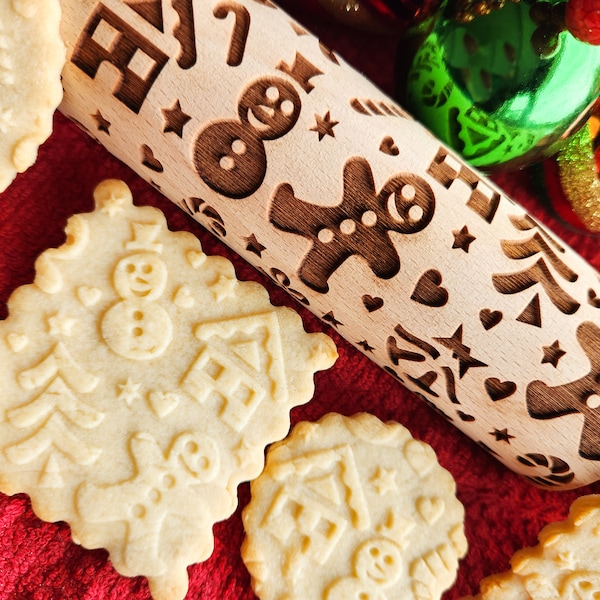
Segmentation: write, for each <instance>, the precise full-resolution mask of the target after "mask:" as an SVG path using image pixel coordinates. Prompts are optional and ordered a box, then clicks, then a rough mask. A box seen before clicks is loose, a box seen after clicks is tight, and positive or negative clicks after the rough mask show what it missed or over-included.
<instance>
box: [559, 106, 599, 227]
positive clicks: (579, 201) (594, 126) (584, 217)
mask: <svg viewBox="0 0 600 600" xmlns="http://www.w3.org/2000/svg"><path fill="white" fill-rule="evenodd" d="M599 123H600V120H599V118H598V117H596V116H593V117H591V118H590V119H589V121H588V122H587V123H586V125H585V126H584V127H583V128H582V129H581V130H580V131H579V132H578V133H577V134H575V135H574V136H573V138H571V140H570V141H569V142H568V143H567V145H566V146H564V147H563V148H562V149H561V151H560V152H559V153H558V155H557V163H558V170H559V174H560V181H561V185H562V188H563V191H564V193H565V196H566V197H567V199H568V201H569V203H570V205H571V207H572V209H573V212H574V213H575V214H576V215H577V217H578V218H579V219H580V220H581V221H582V222H583V224H584V225H585V226H586V227H587V228H588V229H589V230H590V231H597V232H600V179H599V177H598V166H597V165H596V159H595V156H594V138H595V137H596V136H597V135H598V126H599Z"/></svg>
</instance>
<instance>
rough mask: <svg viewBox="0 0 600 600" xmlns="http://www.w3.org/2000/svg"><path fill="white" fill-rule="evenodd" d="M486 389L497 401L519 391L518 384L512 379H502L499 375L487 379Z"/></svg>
mask: <svg viewBox="0 0 600 600" xmlns="http://www.w3.org/2000/svg"><path fill="white" fill-rule="evenodd" d="M484 385H485V391H486V392H487V394H488V396H489V397H490V398H491V399H492V400H493V401H494V402H496V401H497V400H504V398H508V397H509V396H512V395H513V394H514V393H515V392H516V391H517V384H516V383H514V382H512V381H500V380H499V379H498V378H497V377H490V378H489V379H486V380H485V383H484Z"/></svg>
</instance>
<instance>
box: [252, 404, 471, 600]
mask: <svg viewBox="0 0 600 600" xmlns="http://www.w3.org/2000/svg"><path fill="white" fill-rule="evenodd" d="M251 495H252V497H251V500H250V502H249V504H248V505H247V506H246V508H245V509H244V512H243V519H244V528H245V530H246V538H245V540H244V543H243V545H242V557H243V559H244V562H245V564H246V567H247V568H248V570H249V572H250V575H251V577H252V586H253V589H254V591H255V593H256V594H257V595H258V597H259V598H260V599H261V600H275V599H278V600H283V599H285V600H296V599H297V600H301V599H302V600H304V599H305V598H311V599H315V600H316V599H319V600H342V599H349V598H370V599H375V598H376V599H377V600H384V599H385V598H403V599H406V600H412V599H421V598H429V599H431V600H434V599H439V598H440V597H441V595H442V593H443V592H444V590H446V589H447V588H448V587H450V586H451V585H452V583H453V582H454V579H455V577H456V570H457V568H458V561H459V559H460V558H461V557H462V556H464V554H465V553H466V550H467V541H466V538H465V535H464V531H463V521H464V508H463V506H462V504H461V503H460V502H459V501H458V500H457V498H456V496H455V483H454V480H453V478H452V476H451V475H450V473H449V472H448V471H446V470H445V469H443V468H442V467H441V466H440V465H439V463H438V462H437V459H436V456H435V453H434V451H433V450H432V448H431V447H430V446H428V445H427V444H425V443H423V442H420V441H417V440H415V439H413V438H412V437H411V435H410V433H409V432H408V430H407V429H406V428H404V427H403V426H401V425H399V424H398V423H393V422H390V423H383V422H382V421H380V420H379V419H377V418H376V417H374V416H373V415H369V414H366V413H361V414H357V415H354V416H353V417H343V416H341V415H338V414H333V413H332V414H329V415H326V416H325V417H323V418H322V419H321V420H319V421H318V422H317V423H306V422H303V423H299V424H298V425H296V426H295V427H294V429H293V430H292V432H291V434H290V435H289V437H288V438H287V439H285V440H284V441H282V442H278V443H276V444H274V445H273V446H272V447H271V448H270V449H269V451H268V454H267V460H266V467H265V470H264V471H263V473H262V474H261V475H260V476H259V477H258V478H257V479H256V480H254V481H253V482H252V483H251Z"/></svg>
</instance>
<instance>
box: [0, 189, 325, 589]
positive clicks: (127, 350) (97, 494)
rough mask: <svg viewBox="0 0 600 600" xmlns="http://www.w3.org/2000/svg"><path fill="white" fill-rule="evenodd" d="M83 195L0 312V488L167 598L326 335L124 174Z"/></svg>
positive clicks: (209, 543) (305, 392) (304, 380)
mask: <svg viewBox="0 0 600 600" xmlns="http://www.w3.org/2000/svg"><path fill="white" fill-rule="evenodd" d="M95 199H96V210H95V211H93V212H91V213H87V214H83V215H76V216H74V217H72V218H71V220H70V222H69V225H68V227H67V241H66V243H65V244H64V245H63V246H61V247H60V248H57V249H52V250H48V251H46V252H45V253H44V254H42V255H41V256H40V258H39V259H38V261H37V264H36V271H37V274H36V279H35V282H34V284H32V285H29V286H24V287H22V288H19V289H17V290H16V291H15V293H14V294H13V296H12V297H11V299H10V300H9V317H8V319H6V320H5V321H4V322H2V323H1V324H0V340H2V343H1V344H0V378H1V379H2V381H3V387H2V396H1V398H0V399H1V401H2V406H3V410H4V414H5V415H6V419H5V420H3V421H2V422H0V439H1V440H2V443H1V444H2V453H1V454H0V488H1V489H2V490H3V491H4V492H7V493H16V492H27V493H28V494H29V495H30V496H31V499H32V504H33V507H34V509H35V511H36V512H37V513H38V515H39V516H41V517H42V518H44V519H47V520H52V521H55V520H65V521H67V522H68V523H69V524H70V525H71V528H72V531H73V537H74V539H75V540H76V541H78V542H79V543H81V544H83V545H84V546H86V547H89V548H96V547H104V548H107V549H108V551H109V552H110V556H111V561H112V563H113V565H114V566H115V568H116V569H117V570H118V571H119V572H121V573H123V574H125V575H128V576H135V575H144V576H146V577H147V578H148V580H149V584H150V589H151V593H152V595H153V596H154V597H155V598H156V599H167V598H168V599H169V600H173V599H178V598H179V599H180V598H183V597H184V596H185V595H186V591H187V566H188V565H190V564H192V563H194V562H199V561H202V560H205V559H206V558H208V557H209V556H210V554H211V553H212V548H213V538H212V526H213V525H214V523H215V522H217V521H219V520H222V519H225V518H227V517H228V516H229V515H230V514H231V513H232V512H233V510H234V509H235V506H236V503H237V496H236V492H237V486H238V484H239V483H240V482H242V481H245V480H248V479H251V478H253V477H255V476H256V475H258V473H259V472H260V471H261V469H262V466H263V461H264V448H265V446H266V445H267V444H269V443H270V442H272V441H275V440H277V439H281V438H282V437H283V436H284V435H285V434H286V433H287V431H288V428H289V410H290V409H291V408H292V407H293V406H296V405H298V404H302V403H304V402H307V401H308V400H309V399H310V397H311V396H312V392H313V381H312V376H313V373H314V371H315V370H319V369H321V368H327V367H329V366H331V364H332V363H333V361H334V360H335V356H336V353H335V348H334V345H333V342H332V341H331V340H329V338H327V337H326V336H325V335H324V334H320V333H319V334H306V333H305V332H304V330H303V328H302V324H301V320H300V318H299V316H298V315H297V314H296V313H294V312H293V311H291V310H290V309H285V308H274V307H273V306H272V305H271V304H270V303H269V300H268V295H267V292H266V291H265V290H264V289H263V288H262V287H261V286H260V285H258V284H255V283H250V282H248V283H241V282H238V281H237V279H236V278H235V273H234V271H233V267H232V265H231V263H229V261H227V260H226V259H223V258H220V257H207V256H206V255H205V254H204V253H203V252H202V250H201V248H200V245H199V243H198V240H197V239H196V238H195V237H194V236H192V235H191V234H188V233H182V232H179V233H172V232H169V231H168V229H167V226H166V222H165V219H164V217H163V215H162V214H161V213H160V211H158V210H156V209H153V208H149V207H140V208H138V207H135V206H133V204H132V198H131V193H130V191H129V189H128V188H127V186H125V184H123V183H122V182H116V181H108V182H105V183H103V184H101V185H100V186H99V187H98V188H97V190H96V192H95ZM109 232H110V242H107V234H108V233H109Z"/></svg>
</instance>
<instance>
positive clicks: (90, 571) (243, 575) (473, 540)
mask: <svg viewBox="0 0 600 600" xmlns="http://www.w3.org/2000/svg"><path fill="white" fill-rule="evenodd" d="M281 4H282V5H283V7H284V8H285V9H286V10H287V11H288V12H290V13H291V14H292V15H294V16H295V17H296V18H297V19H298V20H299V21H301V22H302V23H303V24H304V25H305V26H306V27H307V28H309V29H310V30H312V31H313V32H314V33H316V34H317V35H318V36H319V37H320V38H321V39H322V40H323V41H324V42H325V43H326V44H327V45H328V46H330V47H332V48H333V49H335V50H336V51H337V52H338V53H339V54H341V55H342V56H343V57H344V58H346V60H348V61H349V62H350V63H351V64H353V65H354V66H355V67H356V68H358V69H359V70H360V71H362V72H364V73H365V75H366V76H367V77H369V78H371V79H372V80H373V81H374V82H375V83H376V84H377V85H379V86H380V87H381V88H383V89H384V90H385V91H386V92H388V93H390V94H391V93H392V90H393V69H394V60H395V50H394V47H395V42H396V41H395V40H394V39H393V38H386V37H381V36H375V35H368V34H361V33H357V32H356V31H351V30H349V29H347V28H345V27H343V26H341V25H337V24H335V23H333V22H332V21H331V20H330V19H328V17H327V16H326V14H325V13H324V12H323V11H322V10H321V9H320V8H319V6H318V4H317V3H316V0H305V1H304V2H302V3H295V2H292V1H288V2H281ZM105 178H120V179H123V180H124V181H125V182H127V184H128V185H129V186H130V187H131V189H132V191H133V195H134V199H135V202H136V203H137V204H141V205H152V206H157V207H159V208H160V209H162V210H163V211H164V212H165V214H166V216H167V219H168V222H169V225H170V227H171V228H172V229H181V230H187V231H191V232H192V233H194V234H195V235H196V236H197V237H198V238H199V239H200V241H201V243H202V246H203V248H204V250H205V252H207V253H208V254H220V255H223V256H226V257H227V258H229V259H230V260H231V261H232V262H233V263H234V265H235V268H236V272H237V275H238V277H239V278H241V279H245V280H256V281H259V282H261V283H262V284H263V285H265V286H266V287H267V288H268V290H269V292H270V295H271V298H272V301H273V302H274V303H276V304H285V305H288V306H291V307H293V308H295V309H296V310H298V311H299V312H300V314H301V316H302V318H303V320H304V323H305V327H306V328H307V329H308V330H310V331H318V330H321V331H325V332H327V333H328V334H330V335H331V336H332V337H333V339H334V340H335V341H336V343H337V345H338V349H339V354H340V358H339V360H338V362H337V364H336V365H335V366H334V367H333V368H332V369H331V370H329V371H327V372H325V373H319V374H318V375H317V376H316V392H315V396H314V399H313V400H312V401H311V402H310V403H309V404H308V405H306V406H303V407H301V408H298V409H295V410H294V411H293V413H292V422H293V423H296V422H298V421H300V420H305V419H308V420H315V419H318V418H319V417H321V416H322V415H324V414H326V413H327V412H330V411H337V412H340V413H342V414H345V415H350V414H353V413H355V412H358V411H369V412H371V413H373V414H375V415H376V416H378V417H379V418H381V419H383V420H390V419H394V420H396V421H398V422H400V423H402V424H403V425H405V426H406V427H408V428H409V429H410V431H411V433H412V434H413V436H415V437H416V438H418V439H421V440H424V441H426V442H428V443H429V444H431V446H433V448H434V450H435V451H436V453H437V455H438V457H439V461H440V463H441V464H442V465H443V466H444V467H445V468H447V469H448V470H449V471H450V472H451V473H452V475H453V476H454V477H455V479H456V482H457V489H458V497H459V499H460V500H461V501H462V502H463V503H464V506H465V508H466V534H467V537H468V540H469V544H470V549H469V552H468V555H467V556H466V558H465V559H464V560H463V561H462V562H461V566H460V571H459V573H458V577H457V581H456V584H455V585H454V587H453V588H452V589H451V590H450V591H448V592H447V594H446V595H445V599H446V600H454V599H457V598H460V597H461V596H463V595H466V594H474V593H476V591H477V590H478V586H479V582H480V580H481V578H483V577H484V576H486V575H489V574H491V573H494V572H498V571H501V570H504V569H506V568H508V566H509V559H510V557H511V555H512V554H513V552H514V551H516V550H518V549H519V548H521V547H523V546H527V545H532V544H534V543H535V541H536V536H537V533H538V532H539V530H540V528H541V527H542V526H544V525H545V524H547V523H549V522H551V521H553V520H558V519H563V518H564V517H565V516H566V514H567V512H568V508H569V506H570V504H571V502H572V501H573V500H574V499H575V498H576V497H578V496H580V495H582V494H585V493H590V492H593V491H596V492H598V491H600V486H598V485H597V484H596V485H593V486H590V487H589V488H585V489H580V490H575V491H570V492H551V491H545V490H540V489H537V488H535V487H533V486H532V485H531V484H530V483H529V482H527V481H526V480H525V479H523V478H521V477H520V476H518V475H515V474H514V473H512V472H510V471H509V470H507V469H506V468H505V467H503V466H502V465H501V464H500V463H499V462H497V461H496V460H495V459H494V458H493V457H492V456H490V455H488V454H487V453H486V452H485V451H484V450H483V449H481V448H480V447H479V446H478V445H477V444H476V443H474V442H472V441H471V440H469V439H468V438H466V437H465V436H464V435H463V434H461V433H460V432H458V430H457V429H455V428H454V427H453V425H452V424H451V423H448V422H447V421H446V420H445V419H444V418H443V417H442V416H440V415H439V414H437V413H436V412H434V411H433V410H432V409H431V408H429V407H428V406H427V405H425V403H424V402H423V401H422V400H420V399H419V398H418V397H417V396H415V395H413V394H412V393H410V392H408V391H406V390H405V389H404V388H403V387H402V386H401V385H400V384H399V383H398V382H396V381H395V380H394V379H393V378H392V377H390V376H389V375H388V374H386V373H384V372H383V371H382V370H381V369H380V368H379V367H378V366H376V365H375V364H374V363H372V362H370V361H369V360H368V359H367V358H366V357H365V356H363V355H362V354H360V353H359V352H358V351H357V350H356V349H354V348H353V347H352V346H350V345H349V344H348V343H346V342H345V341H343V340H342V339H341V338H340V336H339V335H338V334H337V332H336V331H335V330H334V329H332V328H330V327H329V326H328V325H325V324H323V323H321V322H319V321H318V320H317V319H316V318H315V317H314V316H313V315H312V314H311V313H309V312H308V311H306V310H304V309H302V308H300V307H299V306H298V304H296V303H295V302H294V301H293V300H292V299H291V298H290V297H289V296H287V294H286V293H285V292H283V291H281V290H280V289H279V288H278V287H276V286H275V285H273V284H272V283H271V282H269V281H268V280H267V279H266V278H265V277H263V276H262V275H261V274H260V273H258V272H257V271H256V270H255V269H254V268H252V267H250V266H249V265H248V264H246V263H245V262H244V261H242V260H241V259H239V258H238V257H236V256H235V255H234V253H233V252H232V251H230V250H229V249H228V248H227V247H226V246H224V245H223V244H222V243H221V242H220V241H218V240H217V239H216V238H214V237H212V236H211V234H209V233H208V232H207V231H205V230H204V229H202V228H201V227H200V226H199V225H198V224H197V223H195V222H194V221H192V220H191V218H189V217H188V216H187V215H186V214H184V212H183V211H181V210H180V209H179V208H177V207H176V206H175V205H174V204H172V203H171V202H169V201H168V200H166V199H165V198H164V197H162V196H161V195H160V193H159V192H157V191H156V190H154V189H153V188H152V187H151V186H149V185H148V184H146V183H145V182H143V181H142V180H141V179H140V178H139V177H138V176H136V175H135V174H134V173H133V172H132V171H130V170H129V169H128V168H127V167H125V166H124V165H123V164H122V163H120V162H119V161H117V160H116V159H115V158H113V157H112V156H111V155H109V154H108V152H107V151H106V150H105V149H104V148H103V147H102V146H100V145H98V144H97V143H95V142H94V141H93V140H92V139H90V138H89V137H88V136H87V135H86V134H85V133H83V132H82V131H80V130H79V129H78V127H77V126H76V125H74V124H73V123H71V122H69V121H67V120H66V119H65V118H64V117H63V116H62V115H60V114H57V115H56V119H55V131H54V134H53V135H52V137H51V139H50V140H49V141H48V142H47V143H46V144H44V146H43V147H42V148H41V150H40V153H39V160H38V162H37V164H36V165H35V166H34V167H33V168H31V169H30V170H29V171H28V172H27V173H25V174H23V175H20V176H19V177H18V178H17V180H16V181H15V183H14V184H13V185H12V186H11V187H10V188H9V189H8V190H7V191H6V192H5V193H4V194H2V195H0V318H5V317H6V315H7V308H6V301H7V299H8V297H9V295H10V294H11V293H12V291H13V290H14V289H15V288H17V287H18V286H20V285H23V284H26V283H30V282H31V281H32V280H33V276H34V261H35V258H36V256H37V255H38V254H39V253H40V252H41V251H43V250H44V249H46V248H48V247H51V246H57V245H60V244H61V243H62V242H63V241H64V232H63V230H64V226H65V223H66V220H67V218H68V217H69V216H70V215H72V214H73V213H77V212H85V211H89V210H92V208H93V200H92V191H93V189H94V187H95V186H96V185H97V184H98V183H99V182H100V181H101V180H103V179H105ZM496 181H497V183H498V184H499V185H500V186H501V187H502V188H503V189H504V190H505V191H506V192H507V193H508V194H509V195H511V196H512V197H513V198H515V199H516V200H517V201H519V202H521V203H522V204H523V205H525V207H526V208H527V209H528V210H529V211H531V212H532V213H533V214H534V215H535V216H536V218H538V219H539V220H540V221H541V222H543V223H545V224H546V225H547V226H548V227H549V228H550V229H552V230H553V231H555V232H556V233H557V234H558V235H559V236H561V237H562V238H563V239H564V240H565V241H566V242H567V243H568V244H570V245H571V246H573V247H574V248H575V249H576V250H578V251H579V252H580V253H581V254H582V255H583V256H584V257H585V258H586V259H587V260H588V261H589V262H591V263H592V264H593V265H594V266H595V267H596V268H599V267H600V254H598V252H597V248H598V238H597V237H593V236H586V235H584V234H581V233H578V232H575V231H574V230H572V229H571V228H569V227H566V226H565V225H564V224H563V223H562V221H559V220H558V219H556V218H554V217H553V216H552V214H551V213H550V212H549V211H548V210H547V209H546V207H545V204H544V194H543V193H542V192H541V191H540V190H539V188H537V187H536V185H535V184H534V182H533V178H532V173H531V171H523V172H521V173H518V174H516V175H514V174H513V175H511V176H498V177H496ZM0 389H1V382H0ZM0 394H1V392H0ZM0 418H4V415H3V414H2V412H1V411H0ZM248 498H249V486H248V484H244V485H242V486H240V488H239V504H240V508H238V510H237V511H236V512H235V514H234V515H233V516H232V517H231V518H229V519H228V520H227V521H226V522H223V523H219V524H217V525H216V526H215V528H214V532H215V537H216V545H215V551H214V554H213V555H212V557H211V558H210V559H209V560H208V561H206V562H205V563H203V564H198V565H194V566H192V567H190V569H189V575H190V590H189V594H188V599H189V600H192V599H194V600H198V599H200V598H202V599H207V600H211V599H215V600H217V599H219V600H221V599H227V600H251V599H252V598H254V597H255V596H254V594H253V592H252V589H251V587H250V577H249V575H248V573H247V571H246V569H245V567H244V565H243V563H242V560H241V557H240V544H241V542H242V539H243V527H242V521H241V516H240V512H241V507H243V506H244V505H245V504H246V503H247V501H248ZM149 597H150V596H149V591H148V586H147V583H146V581H145V580H144V579H143V578H136V579H127V578H125V577H122V576H120V575H119V574H117V573H116V572H115V571H114V569H113V568H112V566H111V564H110V561H109V560H108V558H107V553H106V552H105V551H103V550H95V551H87V550H84V549H82V548H80V547H79V546H77V545H75V544H74V543H73V542H72V541H71V537H70V531H69V527H68V526H67V525H66V524H64V523H55V524H48V523H43V522H42V521H40V520H39V519H38V518H37V517H36V516H35V515H34V513H33V511H32V509H31V505H30V502H29V499H28V498H27V496H25V495H16V496H13V497H8V496H5V495H2V494H0V600H28V599H32V600H33V599H35V600H49V599H52V600H63V599H68V600H72V599H82V600H83V599H85V600H100V599H103V600H104V599H111V598H112V599H115V600H117V599H119V600H124V599H128V600H147V599H148V598H149Z"/></svg>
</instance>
